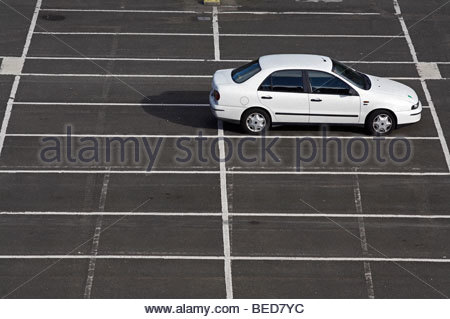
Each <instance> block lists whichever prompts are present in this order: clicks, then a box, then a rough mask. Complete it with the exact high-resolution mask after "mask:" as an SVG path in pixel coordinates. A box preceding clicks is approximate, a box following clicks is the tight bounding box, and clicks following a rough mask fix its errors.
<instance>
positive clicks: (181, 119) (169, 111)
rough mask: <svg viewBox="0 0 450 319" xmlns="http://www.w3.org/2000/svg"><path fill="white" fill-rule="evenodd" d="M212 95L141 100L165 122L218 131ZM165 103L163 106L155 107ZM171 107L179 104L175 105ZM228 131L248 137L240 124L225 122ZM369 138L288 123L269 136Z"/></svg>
mask: <svg viewBox="0 0 450 319" xmlns="http://www.w3.org/2000/svg"><path fill="white" fill-rule="evenodd" d="M208 96H209V92H206V91H166V92H163V93H161V94H158V95H148V96H146V97H145V98H144V99H142V100H141V104H142V109H143V110H144V111H145V112H146V113H148V114H149V115H151V116H154V117H157V118H160V119H163V120H164V121H167V122H170V123H173V124H178V125H183V126H190V127H193V128H198V129H217V119H216V118H215V117H214V115H213V114H212V113H211V111H210V110H209V106H208V105H207V104H208V103H209V101H208ZM155 104H161V105H155ZM171 104H176V106H173V105H171ZM224 129H225V131H227V132H228V133H231V134H233V135H234V134H236V135H239V134H245V133H244V132H243V131H242V129H241V127H240V125H239V124H235V123H224ZM324 129H326V132H327V135H339V134H340V133H343V134H345V135H346V134H355V135H366V134H367V133H366V131H365V129H364V128H363V127H359V126H352V125H324V124H294V125H293V124H288V125H274V126H273V127H272V128H271V130H270V132H269V133H268V134H269V135H322V133H323V130H324Z"/></svg>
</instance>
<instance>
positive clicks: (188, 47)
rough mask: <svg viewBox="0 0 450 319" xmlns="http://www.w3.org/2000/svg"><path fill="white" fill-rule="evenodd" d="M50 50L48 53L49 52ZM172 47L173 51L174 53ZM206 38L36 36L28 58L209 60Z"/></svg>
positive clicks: (209, 42) (210, 42)
mask: <svg viewBox="0 0 450 319" xmlns="http://www.w3.org/2000/svg"><path fill="white" fill-rule="evenodd" d="M50 47H51V48H52V50H49V48H50ZM174 47H176V49H175V50H174ZM213 53H214V48H213V38H212V37H210V36H192V37H184V36H183V37H181V36H176V35H174V36H159V35H157V36H153V35H146V36H139V35H108V36H104V35H90V36H86V35H59V36H58V37H55V36H53V35H49V34H37V35H35V36H34V37H33V43H32V45H31V47H30V52H29V55H30V56H66V57H67V56H69V57H72V56H75V57H79V56H87V57H132V58H139V57H141V58H142V57H149V58H161V57H165V58H187V57H189V58H199V57H200V58H213V57H214V55H213Z"/></svg>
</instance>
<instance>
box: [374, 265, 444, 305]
mask: <svg viewBox="0 0 450 319" xmlns="http://www.w3.org/2000/svg"><path fill="white" fill-rule="evenodd" d="M371 266H372V274H373V278H374V289H375V290H376V291H377V297H378V298H447V296H448V294H449V293H450V291H449V287H450V286H449V277H448V272H449V265H448V263H435V264H433V263H402V262H400V263H396V264H394V263H385V262H380V263H372V264H371Z"/></svg>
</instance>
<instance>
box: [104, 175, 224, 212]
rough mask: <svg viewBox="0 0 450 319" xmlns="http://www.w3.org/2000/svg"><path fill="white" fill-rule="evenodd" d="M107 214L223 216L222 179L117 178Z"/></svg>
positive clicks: (171, 176) (201, 177)
mask: <svg viewBox="0 0 450 319" xmlns="http://www.w3.org/2000/svg"><path fill="white" fill-rule="evenodd" d="M124 189H126V190H127V192H126V195H125V194H124V191H123V190H124ZM198 194H202V195H201V196H198ZM105 210H106V211H117V212H130V211H137V212H139V211H141V212H195V213H211V212H220V211H221V207H220V187H219V177H218V176H217V175H215V174H214V175H210V174H182V175H174V174H157V175H152V174H149V175H133V174H125V175H123V174H118V175H113V176H111V181H110V184H109V187H108V198H107V200H106V206H105Z"/></svg>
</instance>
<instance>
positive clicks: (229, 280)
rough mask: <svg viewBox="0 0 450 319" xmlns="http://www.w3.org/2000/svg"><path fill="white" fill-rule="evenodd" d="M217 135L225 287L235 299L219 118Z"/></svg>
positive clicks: (222, 143) (227, 294)
mask: <svg viewBox="0 0 450 319" xmlns="http://www.w3.org/2000/svg"><path fill="white" fill-rule="evenodd" d="M217 127H218V129H217V131H218V134H217V136H218V137H219V138H220V139H219V157H220V159H221V160H220V198H221V205H222V237H223V253H224V256H225V259H224V271H225V287H226V296H227V299H233V277H232V272H231V259H230V256H231V245H230V220H229V217H228V193H227V172H226V170H227V169H226V167H225V143H224V140H223V126H222V121H221V120H217Z"/></svg>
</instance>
